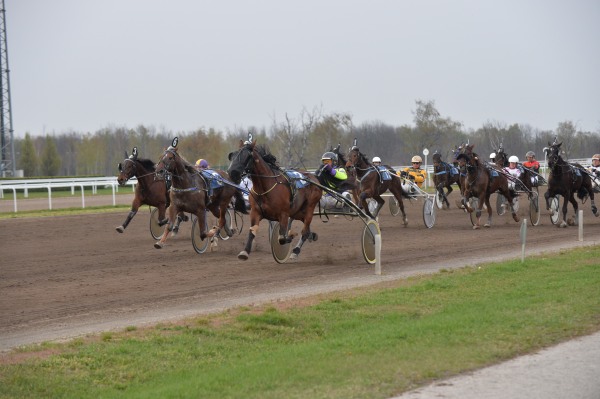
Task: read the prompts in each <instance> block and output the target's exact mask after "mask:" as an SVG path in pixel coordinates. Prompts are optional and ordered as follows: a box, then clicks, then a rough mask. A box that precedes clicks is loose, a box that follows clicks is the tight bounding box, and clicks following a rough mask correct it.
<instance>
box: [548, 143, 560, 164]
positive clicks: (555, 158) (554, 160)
mask: <svg viewBox="0 0 600 399" xmlns="http://www.w3.org/2000/svg"><path fill="white" fill-rule="evenodd" d="M561 145H562V142H560V143H557V142H556V140H554V143H552V144H550V143H549V142H548V149H547V151H546V154H547V157H548V166H549V167H551V168H553V167H554V166H555V165H557V164H558V163H559V162H560V161H562V158H561V157H560V146H561Z"/></svg>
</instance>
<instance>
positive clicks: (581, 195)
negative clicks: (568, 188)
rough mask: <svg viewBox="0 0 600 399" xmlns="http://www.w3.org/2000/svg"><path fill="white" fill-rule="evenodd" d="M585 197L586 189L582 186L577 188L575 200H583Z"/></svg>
mask: <svg viewBox="0 0 600 399" xmlns="http://www.w3.org/2000/svg"><path fill="white" fill-rule="evenodd" d="M587 195H588V190H587V188H586V187H584V186H581V187H579V190H577V198H579V199H580V200H583V199H584V198H585V197H586V196H587Z"/></svg>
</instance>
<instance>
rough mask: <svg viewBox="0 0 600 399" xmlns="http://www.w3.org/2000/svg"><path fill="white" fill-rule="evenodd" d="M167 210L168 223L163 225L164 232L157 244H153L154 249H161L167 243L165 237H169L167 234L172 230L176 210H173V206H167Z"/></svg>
mask: <svg viewBox="0 0 600 399" xmlns="http://www.w3.org/2000/svg"><path fill="white" fill-rule="evenodd" d="M167 210H168V211H169V217H168V220H169V223H167V224H166V225H165V231H164V232H163V235H162V236H161V237H160V239H159V240H158V241H157V242H155V243H154V248H156V249H161V248H162V247H163V246H164V245H165V242H166V241H167V237H168V236H169V233H170V232H171V230H172V229H173V223H172V220H174V219H175V215H177V209H176V208H175V206H174V205H171V206H169V208H168V209H167Z"/></svg>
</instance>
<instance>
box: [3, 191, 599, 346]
mask: <svg viewBox="0 0 600 399" xmlns="http://www.w3.org/2000/svg"><path fill="white" fill-rule="evenodd" d="M453 195H455V194H453ZM451 198H452V197H451ZM492 199H494V197H492ZM521 208H522V209H521V211H524V210H525V208H526V207H525V206H522V207H521ZM583 209H584V221H585V229H584V233H585V234H584V238H585V240H584V241H583V242H578V229H577V227H569V228H567V229H559V228H557V227H555V226H553V225H552V224H551V223H550V220H549V217H548V215H547V214H546V212H545V210H544V211H542V220H541V224H540V226H537V227H531V226H528V232H527V254H528V255H531V254H533V253H539V252H543V251H550V250H556V249H557V248H558V247H564V246H567V247H571V246H578V245H597V244H598V243H599V238H600V218H595V217H593V215H592V213H591V210H590V204H589V202H587V203H586V204H585V205H584V206H583ZM407 211H408V216H409V226H408V227H407V228H405V227H403V226H402V225H401V220H400V218H394V217H392V216H391V215H390V213H389V210H388V207H387V205H386V206H385V208H384V209H383V210H382V213H381V218H380V221H379V222H380V226H381V230H382V241H383V245H382V246H383V249H382V256H381V258H382V269H383V275H381V276H375V275H374V269H373V266H371V265H367V264H366V263H365V262H364V260H363V258H362V255H361V246H360V243H361V241H360V237H361V233H362V229H363V226H364V225H363V224H362V222H361V221H360V220H359V219H355V220H346V219H344V218H342V217H339V218H335V219H331V220H330V222H328V223H322V222H321V221H320V220H319V219H315V220H314V221H313V231H315V232H317V233H318V234H319V240H318V241H317V242H312V243H307V244H306V245H305V246H304V249H303V252H302V254H301V255H300V259H299V260H298V261H297V262H294V263H286V264H283V265H280V264H277V263H275V261H274V260H273V258H272V256H271V253H270V247H269V245H268V241H267V238H266V233H267V230H268V227H267V224H266V222H263V224H261V230H260V231H259V237H258V239H257V240H256V247H255V249H254V251H253V252H252V254H251V257H250V260H248V261H246V262H244V261H240V260H238V259H237V257H236V255H237V253H238V252H239V251H240V250H241V249H242V248H243V246H244V242H245V238H246V235H247V232H248V219H247V217H245V218H244V222H245V225H244V227H243V234H242V235H239V236H235V237H232V238H231V239H230V240H228V241H220V242H219V246H218V251H217V252H211V253H205V254H203V255H197V254H196V253H195V252H194V250H193V248H192V245H191V240H190V228H191V226H190V223H184V225H183V227H182V231H181V232H180V234H179V235H178V236H177V237H175V238H172V239H170V240H169V241H168V246H167V247H165V248H163V249H161V250H157V249H154V247H153V243H154V240H153V239H152V237H151V236H150V233H149V228H148V226H149V211H148V210H147V208H145V209H144V211H141V210H140V213H139V214H138V215H137V216H136V218H135V219H134V220H133V222H132V223H131V225H130V226H129V228H128V229H127V230H126V231H125V233H124V234H119V233H117V232H116V231H115V227H116V226H117V225H119V224H121V222H122V221H123V220H124V218H125V216H126V212H123V213H109V214H94V215H86V216H64V217H52V218H28V219H10V220H0V254H1V255H2V262H1V263H2V266H1V267H0V292H1V293H2V294H1V296H0V298H1V301H0V320H2V323H1V325H0V351H1V350H7V349H9V348H12V347H15V346H18V345H23V344H28V343H33V342H40V341H44V340H54V339H61V338H70V337H74V336H78V335H81V334H86V333H91V332H98V331H103V330H111V329H120V328H124V327H126V326H131V325H142V324H145V323H153V322H158V321H162V320H174V319H177V318H181V317H184V316H190V315H194V314H199V313H205V312H211V311H217V310H221V309H225V308H228V307H232V306H236V305H242V304H252V303H259V302H265V301H271V300H284V299H291V298H298V297H302V296H307V295H311V294H315V293H320V292H325V291H332V290H337V289H343V288H349V287H355V286H359V285H367V284H375V283H377V282H381V281H386V280H392V279H397V278H402V277H406V276H409V275H412V274H417V273H428V272H433V271H436V270H439V269H441V268H454V267H461V266H464V265H470V264H475V263H479V262H482V261H487V260H499V259H505V258H508V257H513V258H514V257H519V256H520V253H521V245H520V240H519V231H520V224H518V223H515V222H514V221H513V220H512V219H511V218H510V216H509V215H505V216H497V215H494V225H493V227H492V228H489V229H482V230H476V231H474V230H472V227H471V223H470V222H469V219H468V216H467V215H466V214H465V213H464V212H463V211H460V210H458V209H456V208H455V207H454V204H453V208H452V209H451V210H448V211H438V214H437V222H436V225H435V227H434V228H432V229H426V228H425V227H424V225H423V221H422V201H418V202H412V203H409V204H407ZM298 227H299V225H298V226H296V225H295V230H298Z"/></svg>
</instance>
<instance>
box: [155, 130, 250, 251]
mask: <svg viewBox="0 0 600 399" xmlns="http://www.w3.org/2000/svg"><path fill="white" fill-rule="evenodd" d="M178 141H179V140H178V138H177V137H175V139H173V143H172V145H171V146H170V147H169V148H167V150H166V151H165V152H164V154H163V156H162V158H161V159H160V161H159V162H158V164H157V167H156V175H157V176H161V175H163V174H165V173H170V174H171V176H172V187H171V190H170V198H171V206H169V225H168V226H167V227H166V228H165V232H164V233H163V235H162V237H161V238H160V240H159V241H158V242H156V243H155V244H154V247H155V248H157V249H160V248H162V247H163V245H164V243H165V241H166V240H167V236H168V231H169V229H171V228H172V224H173V220H174V219H175V215H176V214H177V213H178V212H182V211H183V212H189V213H192V214H194V215H196V217H197V218H198V226H199V227H200V239H202V240H204V239H206V238H207V237H209V238H212V237H213V236H214V235H215V234H218V233H219V232H220V231H221V229H223V228H224V227H225V214H226V212H227V207H228V206H229V204H230V203H231V200H232V198H233V197H234V196H235V204H234V207H235V210H236V211H239V212H241V213H247V211H246V206H245V204H244V199H243V196H242V194H241V192H240V191H239V190H238V189H237V188H236V187H234V186H233V185H230V184H227V182H228V180H229V175H228V174H227V173H226V172H224V171H222V170H207V171H203V172H199V171H197V170H196V168H195V167H194V166H193V165H191V164H190V163H188V162H187V161H186V160H185V159H183V158H182V157H181V156H180V155H179V153H178V152H177V143H178ZM207 210H209V211H210V212H212V214H213V215H214V216H216V217H217V218H219V222H218V226H215V227H213V228H212V229H211V230H210V231H209V232H206V229H205V217H206V215H205V214H206V211H207ZM225 231H226V232H227V234H228V235H231V234H230V232H229V231H227V229H226V230H225Z"/></svg>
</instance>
